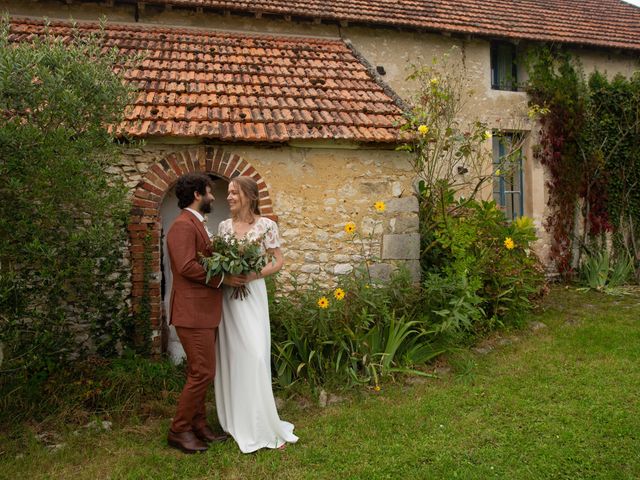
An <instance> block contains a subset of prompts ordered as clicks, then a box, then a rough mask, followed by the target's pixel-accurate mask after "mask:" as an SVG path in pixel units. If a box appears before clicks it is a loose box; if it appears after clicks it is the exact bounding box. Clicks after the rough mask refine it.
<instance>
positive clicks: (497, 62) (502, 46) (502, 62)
mask: <svg viewBox="0 0 640 480" xmlns="http://www.w3.org/2000/svg"><path fill="white" fill-rule="evenodd" d="M491 88H492V89H494V90H512V91H516V90H517V89H518V68H517V66H516V46H515V45H513V44H511V43H499V42H495V43H492V44H491Z"/></svg>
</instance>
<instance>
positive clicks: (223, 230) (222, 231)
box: [218, 220, 229, 237]
mask: <svg viewBox="0 0 640 480" xmlns="http://www.w3.org/2000/svg"><path fill="white" fill-rule="evenodd" d="M228 224H229V220H223V221H221V222H220V223H219V224H218V235H219V236H221V237H224V236H226V235H227V233H228V228H227V226H228Z"/></svg>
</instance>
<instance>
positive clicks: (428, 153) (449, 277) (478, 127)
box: [401, 52, 547, 334]
mask: <svg viewBox="0 0 640 480" xmlns="http://www.w3.org/2000/svg"><path fill="white" fill-rule="evenodd" d="M454 54H455V52H454ZM409 78H410V79H412V80H414V81H416V82H417V92H416V94H415V95H414V98H413V100H412V104H411V107H412V108H411V110H410V111H409V112H408V113H407V114H406V122H405V124H404V126H403V127H402V128H403V130H404V131H405V132H406V133H407V134H408V135H409V138H410V141H408V142H407V143H406V144H405V145H404V146H402V147H401V150H404V151H407V152H410V154H411V157H412V163H413V167H414V170H415V173H416V176H417V182H416V183H417V192H416V194H417V197H418V204H419V215H420V237H421V257H420V261H421V267H422V272H423V279H424V284H423V287H424V301H423V309H424V311H425V314H426V315H428V316H429V321H430V322H431V324H432V325H434V326H435V328H436V329H437V330H438V331H440V332H442V333H444V332H447V333H449V334H454V333H455V332H458V333H461V332H466V333H478V332H481V331H484V330H486V329H491V328H494V327H495V326H497V325H501V324H504V323H505V322H508V321H515V320H517V318H518V317H520V316H521V315H522V314H523V313H525V312H526V311H527V310H528V309H529V308H530V307H531V299H532V298H533V297H534V296H535V295H536V294H538V292H540V291H541V289H542V287H543V284H544V275H543V269H542V267H541V265H540V263H539V261H538V259H537V258H536V256H535V254H534V253H533V252H532V251H531V245H532V244H533V242H534V241H535V240H536V235H535V228H534V225H533V222H532V221H531V220H530V219H526V218H521V219H518V220H516V221H514V222H512V223H509V222H507V220H506V217H505V215H504V213H503V212H502V211H500V210H499V209H498V208H497V207H496V204H495V203H494V202H488V201H484V200H482V198H483V195H485V193H484V192H486V191H487V188H486V187H487V186H488V185H490V183H491V182H492V181H493V175H494V174H495V175H500V173H498V172H499V171H500V170H502V171H503V172H508V171H509V170H510V169H511V168H513V166H514V163H513V161H514V159H519V158H520V152H521V148H522V144H523V141H524V136H523V135H518V134H513V133H512V132H511V133H510V134H509V136H510V138H512V140H511V141H510V142H504V143H505V147H506V150H507V151H506V153H505V154H504V155H503V156H502V157H501V158H499V159H498V161H497V163H496V164H495V165H494V168H495V170H494V171H493V172H492V171H491V169H490V168H488V166H490V165H492V163H493V158H492V152H491V149H489V148H488V144H489V140H490V139H492V137H497V138H500V137H502V136H503V133H502V132H500V131H498V130H493V131H490V130H488V129H487V125H486V124H484V123H482V122H480V121H474V120H473V119H469V118H465V116H464V115H463V112H464V106H465V101H466V100H467V99H468V98H470V97H471V96H472V95H473V90H472V89H471V88H470V86H469V85H467V84H466V82H465V77H464V65H463V64H462V60H461V56H460V55H458V62H457V63H456V59H455V58H453V57H452V56H451V55H446V56H445V58H444V59H442V60H440V59H434V61H433V63H432V64H430V65H427V66H423V67H414V71H413V72H412V74H411V76H410V77H409ZM526 113H527V115H526V116H529V117H531V118H533V117H535V116H536V115H542V114H546V113H547V110H546V109H545V108H544V107H539V106H537V105H534V106H532V107H531V109H530V110H529V111H527V112H526ZM509 116H511V117H512V118H511V119H510V120H511V121H510V122H509V123H511V124H514V125H516V126H517V123H518V119H519V118H522V117H523V115H521V114H519V113H518V112H509ZM526 116H525V117H524V118H526ZM516 130H517V128H516ZM494 172H495V173H494Z"/></svg>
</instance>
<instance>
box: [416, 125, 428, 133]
mask: <svg viewBox="0 0 640 480" xmlns="http://www.w3.org/2000/svg"><path fill="white" fill-rule="evenodd" d="M418 133H419V134H420V135H426V134H427V133H429V127H427V126H426V125H420V126H419V127H418Z"/></svg>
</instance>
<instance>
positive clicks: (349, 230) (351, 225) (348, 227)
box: [344, 222, 356, 234]
mask: <svg viewBox="0 0 640 480" xmlns="http://www.w3.org/2000/svg"><path fill="white" fill-rule="evenodd" d="M344 231H345V232H347V233H351V234H353V233H355V232H356V224H355V223H353V222H348V223H347V224H346V225H345V226H344Z"/></svg>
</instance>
